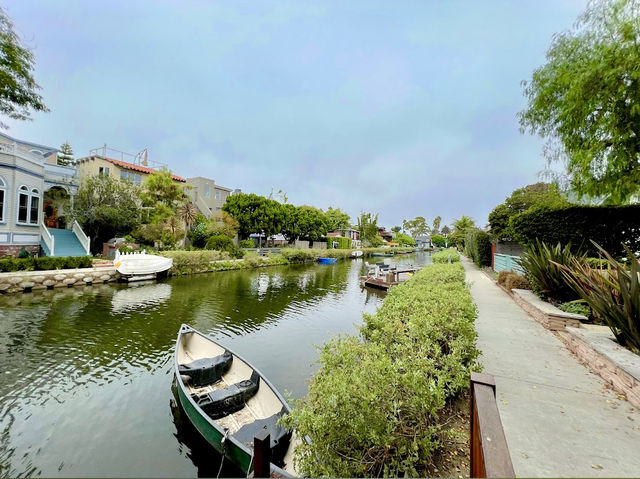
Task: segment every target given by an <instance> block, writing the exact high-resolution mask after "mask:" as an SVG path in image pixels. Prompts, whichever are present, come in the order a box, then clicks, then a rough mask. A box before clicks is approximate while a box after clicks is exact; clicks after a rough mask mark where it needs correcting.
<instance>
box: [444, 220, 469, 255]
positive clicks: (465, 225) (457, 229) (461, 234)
mask: <svg viewBox="0 0 640 479" xmlns="http://www.w3.org/2000/svg"><path fill="white" fill-rule="evenodd" d="M452 226H453V232H452V233H451V234H449V236H448V238H447V239H448V240H449V244H451V245H455V246H457V247H459V248H464V240H465V237H466V235H467V232H468V231H469V230H470V229H472V228H475V227H476V224H475V222H474V221H473V218H471V217H470V216H466V215H462V216H461V217H460V218H459V219H457V220H455V221H454V222H453V225H452ZM443 229H444V228H443Z"/></svg>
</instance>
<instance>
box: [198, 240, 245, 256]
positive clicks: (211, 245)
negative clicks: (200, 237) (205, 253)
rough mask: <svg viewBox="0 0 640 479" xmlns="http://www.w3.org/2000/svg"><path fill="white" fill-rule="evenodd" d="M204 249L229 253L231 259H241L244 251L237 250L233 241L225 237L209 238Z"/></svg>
mask: <svg viewBox="0 0 640 479" xmlns="http://www.w3.org/2000/svg"><path fill="white" fill-rule="evenodd" d="M206 249H213V250H216V251H225V252H227V253H229V255H230V256H231V257H232V258H242V256H244V251H242V250H241V249H240V248H238V247H237V246H236V245H235V244H234V243H233V240H232V239H231V238H229V237H228V236H226V235H215V236H211V237H210V238H209V239H208V240H207V245H206Z"/></svg>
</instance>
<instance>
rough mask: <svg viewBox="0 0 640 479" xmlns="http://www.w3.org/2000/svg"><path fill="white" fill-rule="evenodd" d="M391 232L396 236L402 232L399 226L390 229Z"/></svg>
mask: <svg viewBox="0 0 640 479" xmlns="http://www.w3.org/2000/svg"><path fill="white" fill-rule="evenodd" d="M391 231H393V232H394V233H396V234H398V233H400V231H402V228H401V227H400V226H394V227H393V228H391Z"/></svg>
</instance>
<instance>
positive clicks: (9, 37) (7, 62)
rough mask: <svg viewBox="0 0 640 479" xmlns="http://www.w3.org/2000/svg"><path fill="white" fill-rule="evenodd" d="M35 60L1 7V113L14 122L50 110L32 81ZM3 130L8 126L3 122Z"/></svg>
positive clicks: (36, 85) (0, 124)
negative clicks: (32, 112)
mask: <svg viewBox="0 0 640 479" xmlns="http://www.w3.org/2000/svg"><path fill="white" fill-rule="evenodd" d="M34 67H35V60H34V57H33V53H32V52H31V51H29V50H28V49H27V48H25V47H24V46H23V45H22V43H21V42H20V38H18V35H17V34H16V32H15V31H14V29H13V23H12V22H11V20H10V19H9V17H7V15H6V14H5V13H4V10H2V9H1V8H0V113H2V114H3V115H6V116H8V117H9V118H12V119H14V120H30V119H31V116H30V114H31V111H30V110H34V111H48V110H47V107H46V106H45V104H44V102H43V100H42V97H41V96H40V95H39V94H38V90H39V89H40V86H39V85H38V84H37V83H36V81H35V79H34V78H33V74H32V72H33V69H34ZM0 127H1V128H7V125H5V124H4V123H1V122H0Z"/></svg>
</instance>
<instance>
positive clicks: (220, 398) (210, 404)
mask: <svg viewBox="0 0 640 479" xmlns="http://www.w3.org/2000/svg"><path fill="white" fill-rule="evenodd" d="M259 384H260V376H259V375H258V373H256V372H255V371H254V372H253V373H252V374H251V379H245V380H244V381H240V382H237V383H235V384H232V385H231V386H227V387H226V388H224V389H217V390H215V391H212V392H210V393H207V394H203V395H196V397H195V398H194V399H195V401H196V403H197V404H198V406H200V407H201V408H202V410H203V411H204V412H205V413H207V414H208V415H209V416H210V417H211V418H212V419H218V418H221V417H224V416H228V415H229V414H232V413H234V412H236V411H239V410H240V409H242V408H243V407H244V403H245V402H247V401H248V400H249V399H251V398H252V397H253V396H255V394H256V393H257V392H258V387H259Z"/></svg>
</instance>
